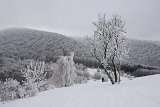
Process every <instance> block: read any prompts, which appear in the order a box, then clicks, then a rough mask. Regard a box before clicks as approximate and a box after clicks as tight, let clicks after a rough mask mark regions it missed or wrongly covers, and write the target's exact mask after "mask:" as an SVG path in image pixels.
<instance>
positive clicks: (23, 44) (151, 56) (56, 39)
mask: <svg viewBox="0 0 160 107" xmlns="http://www.w3.org/2000/svg"><path fill="white" fill-rule="evenodd" d="M84 40H85V39H82V38H71V37H67V36H64V35H61V34H58V33H52V32H46V31H40V30H33V29H26V28H10V29H5V30H1V31H0V56H5V57H12V58H21V59H24V58H27V59H28V58H31V59H39V60H46V61H53V60H55V59H56V58H57V57H58V56H61V55H67V54H68V53H69V52H71V51H74V52H75V56H76V57H78V59H79V60H81V62H83V63H85V60H86V61H88V63H92V61H91V60H89V59H88V58H87V57H88V56H90V54H89V49H88V48H87V46H86V44H85V42H84ZM127 47H128V48H130V51H129V58H127V60H128V61H129V62H133V63H137V64H144V65H149V66H158V67H160V64H159V63H160V43H159V42H158V41H141V40H134V39H128V45H127Z"/></svg>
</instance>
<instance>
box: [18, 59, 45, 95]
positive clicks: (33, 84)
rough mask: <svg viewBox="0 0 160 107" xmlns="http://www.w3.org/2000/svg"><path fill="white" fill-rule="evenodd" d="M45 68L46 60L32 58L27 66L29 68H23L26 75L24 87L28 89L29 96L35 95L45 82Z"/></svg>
mask: <svg viewBox="0 0 160 107" xmlns="http://www.w3.org/2000/svg"><path fill="white" fill-rule="evenodd" d="M44 68H45V63H44V62H36V61H33V60H32V61H31V63H30V64H29V65H28V66H27V69H24V70H21V72H22V74H23V76H24V77H25V81H24V84H23V85H24V86H23V87H25V88H26V91H28V94H29V95H28V96H33V95H34V94H35V93H36V92H37V91H38V88H39V87H40V86H41V85H42V84H43V83H44V81H43V80H44V79H45V76H46V73H45V72H44Z"/></svg>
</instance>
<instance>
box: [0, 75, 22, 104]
mask: <svg viewBox="0 0 160 107" xmlns="http://www.w3.org/2000/svg"><path fill="white" fill-rule="evenodd" d="M19 87H20V83H19V82H18V81H17V80H13V79H11V78H8V79H6V81H5V82H0V101H7V100H13V99H16V98H19V97H20V96H19V91H20V90H19Z"/></svg>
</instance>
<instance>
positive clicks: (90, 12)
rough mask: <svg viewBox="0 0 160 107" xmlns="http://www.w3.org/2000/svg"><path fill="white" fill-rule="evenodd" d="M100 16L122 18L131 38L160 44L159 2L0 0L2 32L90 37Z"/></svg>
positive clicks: (136, 0)
mask: <svg viewBox="0 0 160 107" xmlns="http://www.w3.org/2000/svg"><path fill="white" fill-rule="evenodd" d="M98 13H107V14H108V17H109V18H110V17H111V15H113V14H118V15H120V16H122V18H123V19H124V20H125V21H126V27H127V36H128V37H129V38H134V39H148V40H159V41H160V0H0V29H4V28H8V27H27V28H35V29H42V30H47V31H53V32H58V33H61V34H65V35H67V36H84V35H91V34H92V31H93V29H94V27H93V25H92V22H93V21H95V20H96V19H97V14H98Z"/></svg>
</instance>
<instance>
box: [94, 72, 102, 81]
mask: <svg viewBox="0 0 160 107" xmlns="http://www.w3.org/2000/svg"><path fill="white" fill-rule="evenodd" d="M93 79H96V80H100V79H101V74H100V73H99V72H95V73H94V75H93Z"/></svg>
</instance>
